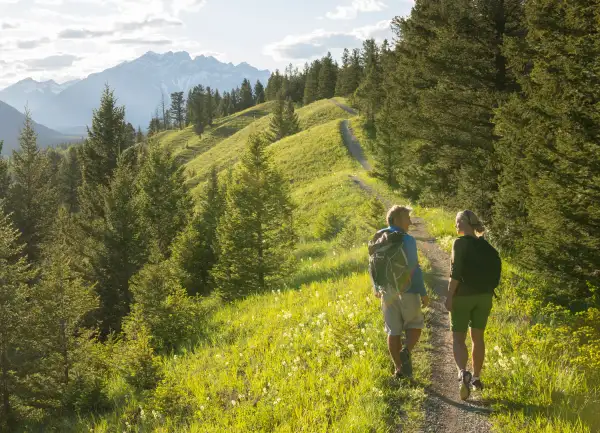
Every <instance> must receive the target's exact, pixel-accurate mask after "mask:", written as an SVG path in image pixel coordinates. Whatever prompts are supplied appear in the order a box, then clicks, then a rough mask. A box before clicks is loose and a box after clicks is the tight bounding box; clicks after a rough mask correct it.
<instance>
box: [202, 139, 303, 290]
mask: <svg viewBox="0 0 600 433" xmlns="http://www.w3.org/2000/svg"><path fill="white" fill-rule="evenodd" d="M265 146H266V143H265V142H264V141H263V140H262V139H261V138H260V137H258V136H252V137H251V138H250V139H249V141H248V148H247V150H246V152H245V154H244V155H243V156H242V159H241V164H240V166H239V168H237V169H236V171H235V173H234V174H233V179H232V182H231V183H230V184H229V185H228V187H227V199H226V207H225V214H224V216H223V218H222V219H221V224H220V225H219V228H218V238H219V247H220V251H221V254H220V258H219V263H218V265H217V267H216V268H215V271H214V276H215V278H216V282H217V286H218V287H219V289H220V290H221V291H222V293H223V295H224V296H225V297H226V298H235V297H238V296H243V295H245V294H248V293H254V292H260V291H264V290H267V289H270V288H272V287H276V285H277V284H279V283H280V281H281V280H282V278H283V277H284V276H285V275H287V273H288V272H289V271H290V264H291V263H292V262H291V256H292V251H293V247H294V243H295V235H294V231H293V227H292V204H291V200H290V194H289V188H288V185H287V184H286V182H285V181H284V179H283V178H282V176H281V175H280V174H279V173H278V172H277V171H276V170H274V169H273V168H272V163H271V160H270V158H269V157H268V155H267V153H266V152H265Z"/></svg>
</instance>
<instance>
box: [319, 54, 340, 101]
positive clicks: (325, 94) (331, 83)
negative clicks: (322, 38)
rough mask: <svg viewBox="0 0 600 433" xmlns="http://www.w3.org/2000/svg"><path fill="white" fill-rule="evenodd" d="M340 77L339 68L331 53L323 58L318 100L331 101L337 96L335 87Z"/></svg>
mask: <svg viewBox="0 0 600 433" xmlns="http://www.w3.org/2000/svg"><path fill="white" fill-rule="evenodd" d="M337 75H338V66H337V64H336V63H335V62H334V61H333V58H332V57H331V53H327V56H325V57H323V60H322V61H321V69H320V71H319V75H318V77H319V78H318V80H319V84H318V95H319V96H318V99H329V98H333V96H334V95H335V86H336V81H337Z"/></svg>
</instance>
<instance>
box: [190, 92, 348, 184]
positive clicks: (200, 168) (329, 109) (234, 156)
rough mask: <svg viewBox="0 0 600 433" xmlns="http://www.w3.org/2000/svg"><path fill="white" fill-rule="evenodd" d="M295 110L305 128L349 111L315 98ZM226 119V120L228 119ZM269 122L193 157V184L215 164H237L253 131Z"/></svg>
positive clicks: (265, 121) (222, 166)
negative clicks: (314, 100)
mask: <svg viewBox="0 0 600 433" xmlns="http://www.w3.org/2000/svg"><path fill="white" fill-rule="evenodd" d="M296 112H297V113H298V117H299V119H300V126H301V128H302V129H303V130H307V129H309V128H312V127H313V126H317V125H321V124H323V123H328V122H331V121H333V120H337V119H343V118H345V117H346V114H347V113H345V112H344V111H343V110H342V109H340V108H339V107H337V106H335V105H334V104H332V103H331V102H329V101H319V102H315V103H314V104H310V105H307V106H306V107H302V108H300V109H298V110H297V111H296ZM223 122H224V124H226V123H227V120H224V121H223ZM269 123H270V117H268V116H266V117H262V118H260V119H258V120H256V121H254V122H252V123H250V124H249V125H247V126H246V127H244V128H243V129H240V130H239V131H237V132H236V133H235V134H233V135H231V136H230V137H228V138H226V139H224V140H222V141H220V142H218V143H216V144H215V145H214V146H212V147H211V148H210V149H208V150H206V151H205V152H203V153H201V154H199V155H198V156H197V157H196V158H194V159H193V160H191V161H190V162H189V163H188V164H187V169H188V173H190V177H191V178H192V181H191V182H192V185H198V184H200V183H201V182H203V181H204V180H206V178H207V176H208V174H209V173H210V168H211V166H212V165H214V166H215V167H217V170H219V171H221V170H224V169H226V168H227V167H230V166H232V165H234V164H235V163H236V162H237V160H238V158H239V156H240V154H241V153H242V152H243V151H244V147H245V146H246V142H247V141H248V137H250V135H251V134H253V133H260V132H266V131H268V128H269Z"/></svg>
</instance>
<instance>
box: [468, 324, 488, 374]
mask: <svg viewBox="0 0 600 433" xmlns="http://www.w3.org/2000/svg"><path fill="white" fill-rule="evenodd" d="M484 332H485V331H484V330H483V329H473V328H471V340H472V341H473V376H476V377H479V375H480V374H481V369H482V368H483V360H484V359H485V342H484V340H483V333H484Z"/></svg>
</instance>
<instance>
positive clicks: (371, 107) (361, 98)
mask: <svg viewBox="0 0 600 433" xmlns="http://www.w3.org/2000/svg"><path fill="white" fill-rule="evenodd" d="M362 61H363V65H364V69H365V77H364V79H363V81H362V83H361V84H360V86H359V87H358V89H357V90H356V93H355V95H356V99H357V100H358V103H359V105H360V107H361V111H362V112H363V113H364V115H365V117H366V118H367V123H368V124H369V125H374V124H375V115H376V114H377V112H378V111H379V109H380V107H381V103H382V101H383V98H384V96H385V93H384V89H383V85H382V83H383V78H384V76H383V68H382V65H381V58H380V54H379V50H378V48H377V44H376V43H375V41H374V40H372V39H369V40H366V41H365V42H364V47H363V59H362Z"/></svg>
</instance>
